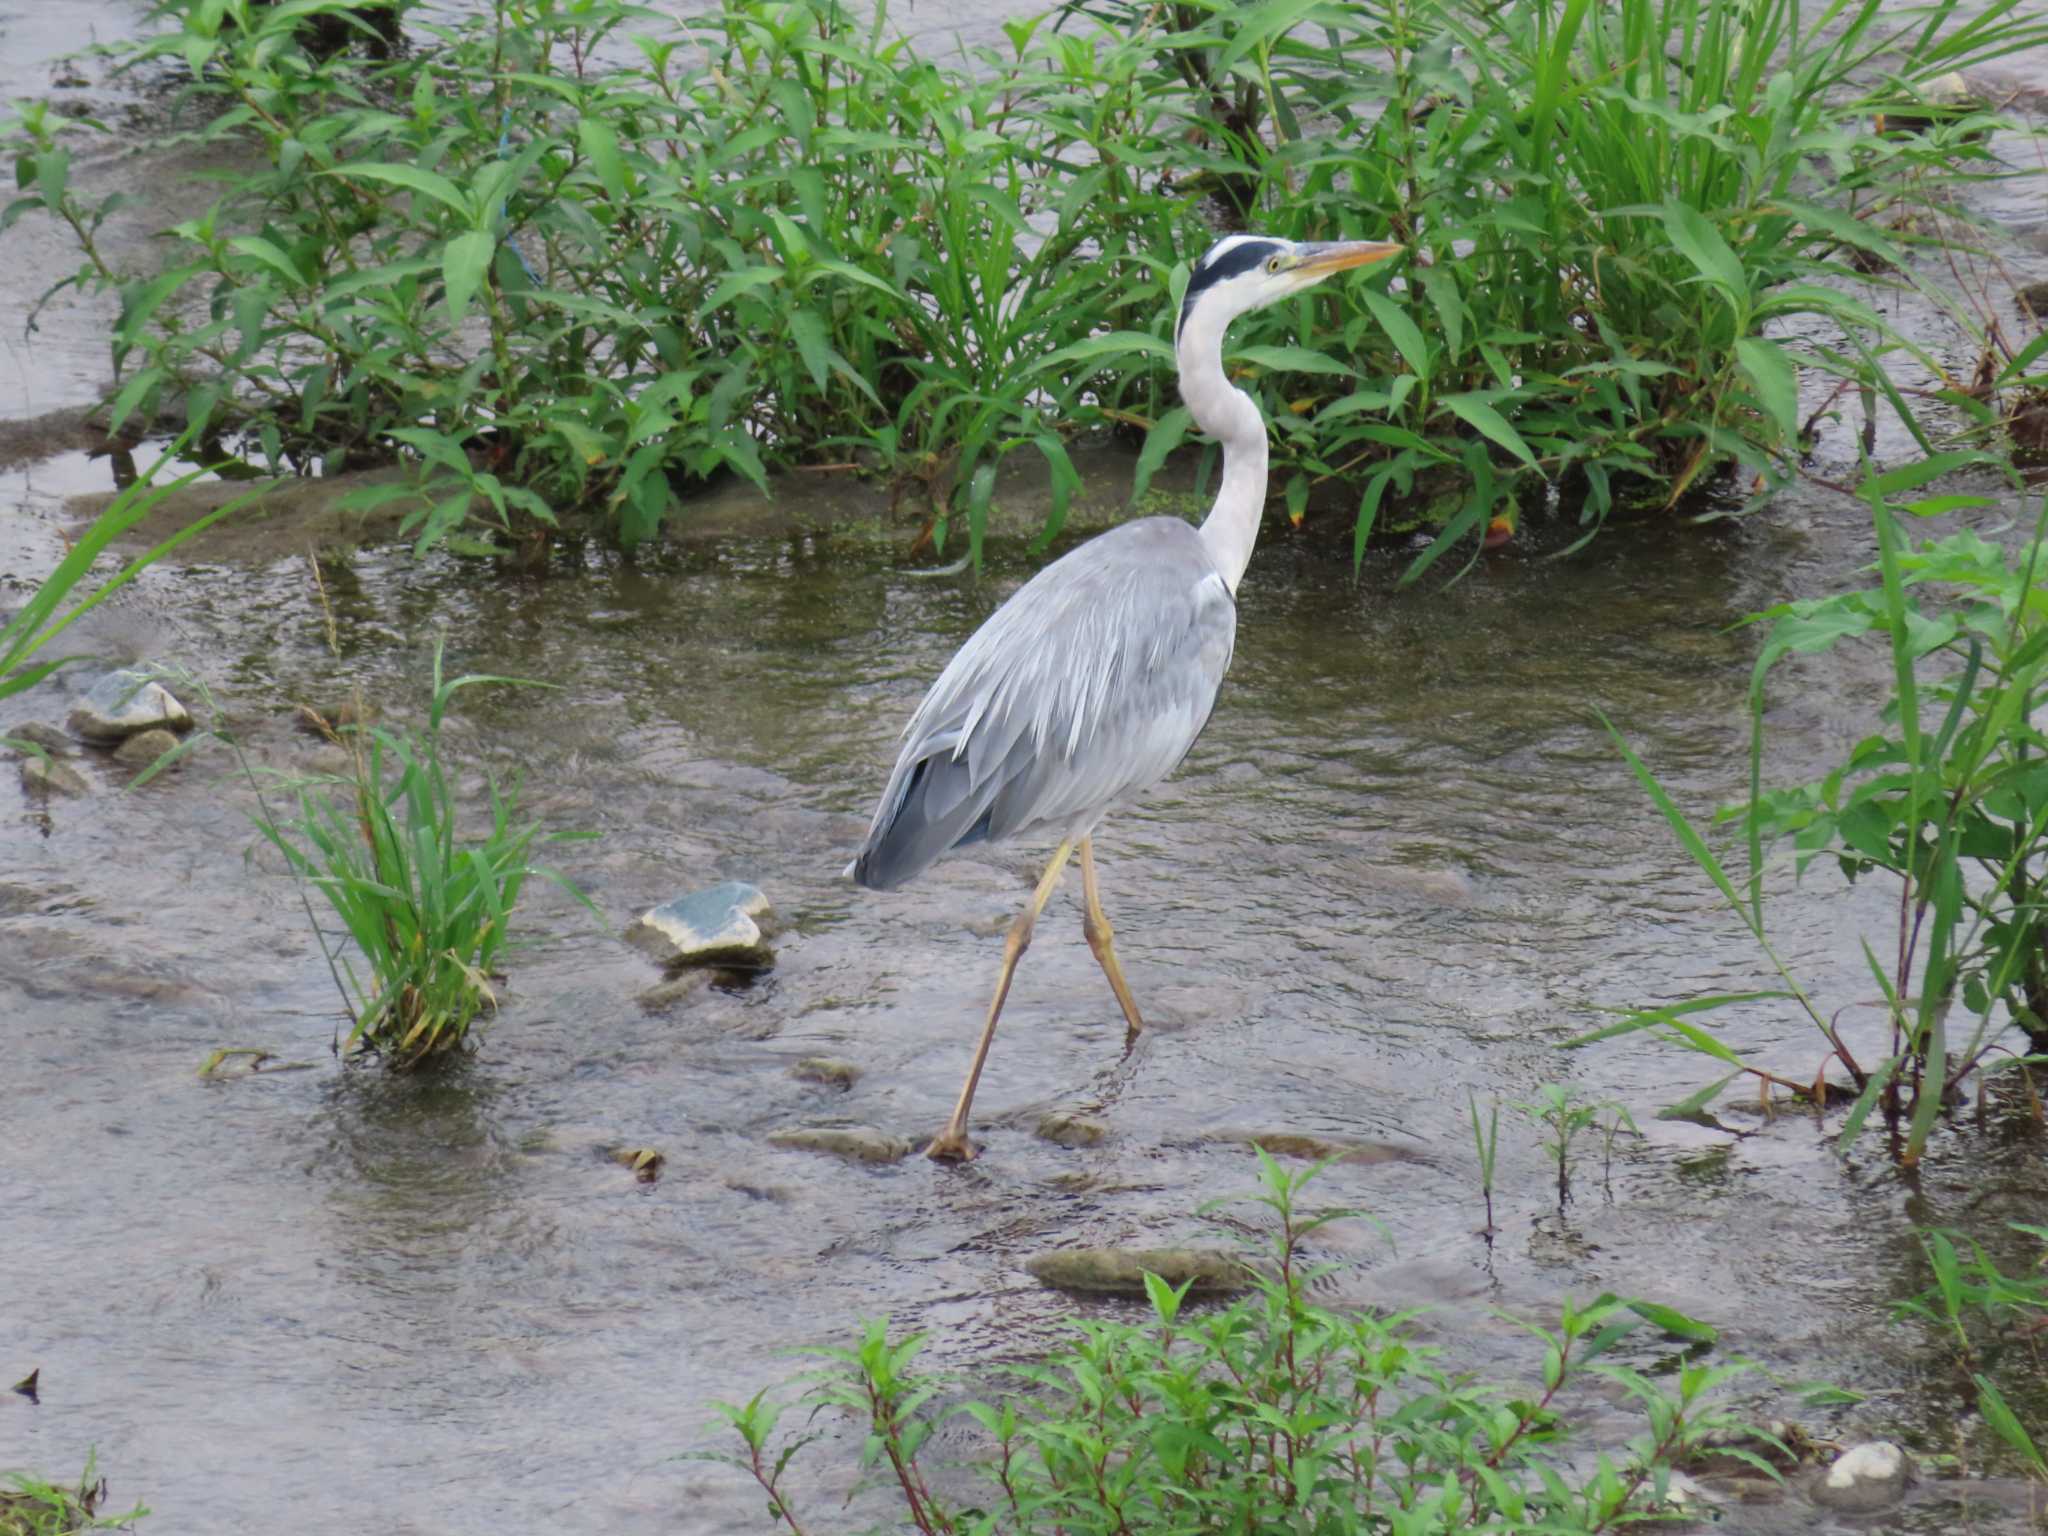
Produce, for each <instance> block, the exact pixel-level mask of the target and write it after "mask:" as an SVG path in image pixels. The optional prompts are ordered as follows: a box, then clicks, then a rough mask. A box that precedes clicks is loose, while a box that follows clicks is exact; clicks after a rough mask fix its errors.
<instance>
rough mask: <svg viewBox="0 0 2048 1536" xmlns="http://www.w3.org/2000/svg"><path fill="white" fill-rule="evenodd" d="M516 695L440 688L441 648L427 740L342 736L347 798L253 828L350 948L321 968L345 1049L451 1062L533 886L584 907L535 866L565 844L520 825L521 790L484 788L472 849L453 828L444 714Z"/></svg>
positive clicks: (455, 809)
mask: <svg viewBox="0 0 2048 1536" xmlns="http://www.w3.org/2000/svg"><path fill="white" fill-rule="evenodd" d="M519 682H521V680H520V679H516V678H504V677H487V676H478V675H471V676H464V677H457V678H451V679H445V680H444V678H443V677H442V672H441V653H440V649H439V647H438V646H437V647H436V649H435V652H434V667H433V693H432V696H431V700H430V706H429V712H428V720H427V727H426V730H425V731H424V732H421V733H419V734H417V735H415V734H412V733H409V732H404V731H399V730H395V729H390V728H386V727H382V726H378V727H368V728H365V727H344V728H343V732H342V735H341V738H340V739H344V740H345V741H346V742H347V744H348V746H349V748H350V753H351V759H352V764H353V773H352V778H351V780H350V782H349V783H348V786H347V789H348V793H347V794H346V795H345V796H344V797H343V798H341V799H337V798H336V797H335V795H334V794H333V793H332V792H331V791H330V790H329V789H328V788H327V787H326V786H325V785H321V784H304V785H301V786H300V788H299V790H298V812H299V814H298V816H297V818H296V819H295V820H291V821H280V820H278V819H276V818H275V817H273V816H272V815H271V814H270V813H269V812H268V810H267V808H266V809H265V810H264V811H262V812H261V813H259V815H258V817H257V825H258V827H259V828H260V829H261V831H262V833H263V835H264V837H265V838H266V839H267V840H268V841H269V842H270V843H271V844H272V845H273V846H274V847H275V848H276V849H277V850H278V851H279V852H280V853H282V854H283V855H284V857H285V859H286V861H287V862H288V863H289V864H290V866H291V868H292V870H293V871H294V873H296V874H298V875H299V876H301V877H302V878H303V879H304V880H305V881H306V882H307V883H308V884H309V885H311V886H312V887H314V888H315V889H316V890H318V891H319V892H320V894H321V895H322V896H323V897H325V899H326V901H327V904H328V906H329V907H330V908H331V910H332V911H333V913H334V915H335V916H336V917H337V918H338V919H339V920H340V922H341V926H342V929H343V930H344V931H345V933H346V935H347V937H348V940H349V941H350V946H352V948H353V950H354V957H353V958H351V956H350V953H349V948H348V947H343V948H341V949H339V950H338V951H337V952H336V953H334V954H332V955H331V956H330V959H331V961H332V962H333V963H334V964H335V965H336V967H337V980H338V981H340V982H341V983H342V991H343V996H344V998H345V999H346V1001H347V1002H348V1004H349V1007H350V1012H351V1014H352V1015H353V1018H354V1027H353V1029H352V1030H351V1031H350V1034H349V1041H348V1043H349V1045H350V1046H351V1047H352V1048H358V1049H363V1050H367V1051H372V1052H374V1053H376V1054H377V1055H379V1056H381V1057H382V1058H383V1059H384V1061H385V1062H386V1063H387V1064H389V1065H391V1066H394V1067H416V1066H419V1065H421V1064H423V1063H425V1062H428V1061H432V1060H436V1059H439V1058H442V1057H445V1056H447V1055H449V1054H450V1053H453V1052H456V1051H458V1050H460V1049H461V1048H462V1047H463V1046H464V1045H465V1044H467V1043H468V1040H469V1035H470V1031H471V1029H472V1027H473V1026H475V1025H476V1023H477V1021H478V1018H479V1016H480V1015H481V1014H483V1013H485V1012H487V1011H490V1010H492V1009H494V1008H495V1007H496V994H495V992H494V991H493V989H492V976H493V974H494V971H495V969H496V967H497V965H498V962H499V961H500V959H501V958H502V957H503V955H504V953H505V950H506V947H507V944H508V942H509V940H510V928H511V922H512V915H513V911H514V909H515V908H516V907H517V906H518V903H519V897H520V893H521V890H522V889H523V887H524V886H525V884H526V881H527V880H528V878H530V877H531V876H534V875H540V876H541V877H543V878H546V879H551V880H554V881H555V882H556V883H557V884H559V885H561V886H562V887H563V889H565V890H567V891H569V892H570V894H571V895H573V896H575V897H576V898H577V899H578V900H579V901H582V902H583V903H584V905H585V906H589V905H590V903H589V902H588V900H587V898H585V897H583V896H582V894H581V893H580V892H578V891H577V890H576V889H575V887H573V886H571V885H569V884H568V882H567V881H565V880H563V879H562V878H561V877H560V876H559V875H556V874H555V873H554V872H553V871H551V870H548V869H545V868H540V867H537V866H535V865H534V864H532V863H531V862H530V860H531V857H532V855H533V852H534V850H535V849H536V848H537V847H538V846H539V845H541V844H543V843H548V842H559V841H562V840H564V839H566V838H568V837H571V836H573V835H574V834H569V833H561V832H543V831H542V830H541V829H540V827H539V826H538V825H536V824H534V823H531V822H527V821H523V820H521V819H520V818H519V816H518V788H517V786H516V785H514V786H512V787H509V788H508V787H505V786H502V785H499V784H498V783H496V782H495V781H493V782H492V783H491V785H490V822H489V825H488V827H487V828H486V829H485V831H484V833H483V835H482V836H481V837H476V836H472V835H468V834H465V833H464V832H463V831H462V830H460V828H459V822H460V821H461V814H460V808H459V805H458V802H457V795H456V788H455V782H454V778H453V775H452V773H451V771H450V769H449V767H448V764H447V763H446V761H445V759H444V756H443V748H442V734H441V732H442V724H443V720H444V718H445V715H446V712H447V708H448V705H449V702H450V700H452V699H453V697H454V696H455V694H456V693H457V692H459V691H460V690H462V689H464V688H470V687H476V686H479V685H483V684H494V683H504V684H510V683H519ZM526 686H540V685H537V684H527V685H526ZM592 910H593V911H594V910H595V908H592ZM324 943H325V939H324V936H323V945H324ZM358 966H360V967H361V969H358Z"/></svg>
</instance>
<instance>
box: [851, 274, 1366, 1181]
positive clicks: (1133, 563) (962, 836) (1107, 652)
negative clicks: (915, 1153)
mask: <svg viewBox="0 0 2048 1536" xmlns="http://www.w3.org/2000/svg"><path fill="white" fill-rule="evenodd" d="M1401 249H1402V247H1401V246H1399V245H1392V244H1387V243H1385V242H1383V241H1377V240H1354V241H1343V242H1337V243H1324V244H1303V243H1299V242H1295V241H1290V240H1273V239H1267V238H1265V237H1263V236H1258V235H1230V236H1226V237H1225V238H1224V239H1222V240H1219V241H1217V242H1216V244H1214V245H1213V246H1211V247H1210V248H1209V249H1208V251H1207V252H1205V253H1204V254H1203V256H1202V258H1201V260H1199V261H1197V262H1196V263H1195V264H1194V266H1193V268H1192V269H1191V270H1190V272H1189V274H1188V282H1187V288H1186V291H1185V295H1184V297H1183V300H1182V303H1181V308H1180V317H1179V320H1178V322H1177V323H1176V325H1175V328H1174V355H1175V358H1176V360H1177V361H1178V363H1179V365H1180V393H1181V399H1182V400H1183V401H1185V402H1186V404H1187V408H1188V413H1189V415H1190V416H1192V417H1193V418H1194V421H1195V423H1196V424H1197V425H1198V426H1200V427H1201V428H1202V430H1203V431H1205V432H1207V433H1209V434H1210V435H1211V436H1213V437H1214V438H1215V439H1216V440H1217V441H1218V442H1219V443H1221V444H1222V446H1223V478H1222V484H1221V485H1220V487H1219V488H1218V490H1217V493H1216V502H1215V505H1214V507H1213V508H1211V510H1210V512H1209V515H1208V517H1207V518H1206V519H1205V520H1204V521H1203V522H1202V524H1201V526H1200V527H1199V528H1197V527H1195V526H1194V525H1192V524H1189V523H1187V522H1184V521H1182V520H1181V519H1180V518H1177V517H1144V518H1137V519H1134V520H1133V521H1131V522H1128V523H1124V524H1121V525H1119V526H1118V527H1115V528H1112V529H1110V530H1109V531H1108V532H1107V533H1104V534H1100V535H1098V536H1097V537H1095V538H1093V539H1091V540H1089V541H1088V542H1087V543H1085V544H1082V545H1080V546H1079V547H1078V548H1076V549H1074V550H1072V551H1070V552H1069V553H1067V554H1065V555H1063V556H1061V557H1060V558H1059V559H1058V560H1055V561H1054V562H1053V563H1052V564H1050V565H1048V566H1046V567H1045V569H1043V570H1042V571H1040V572H1039V573H1038V574H1037V575H1035V576H1033V577H1032V578H1031V580H1029V581H1028V582H1026V583H1025V584H1024V585H1023V586H1022V587H1020V588H1018V589H1017V591H1016V592H1015V593H1013V594H1012V595H1011V596H1010V597H1009V599H1008V600H1007V601H1005V602H1004V603H1003V605H1002V606H1001V607H1000V608H998V609H997V610H996V611H995V612H994V613H993V614H991V615H990V616H989V618H988V620H987V622H985V623H984V624H983V625H982V626H981V628H979V629H978V630H976V631H975V632H974V634H973V635H972V636H970V637H969V638H968V641H967V643H966V644H965V645H963V646H961V647H960V649H959V651H958V652H957V653H956V654H955V655H954V657H953V659H952V661H951V662H949V663H948V664H947V666H946V669H945V671H943V672H942V673H940V674H939V679H938V681H937V682H935V683H934V684H932V687H931V690H930V692H928V693H927V694H926V695H925V696H924V702H923V703H922V704H920V705H919V706H918V709H917V713H916V714H915V715H914V716H912V718H911V721H910V724H909V725H908V726H907V727H905V729H904V733H903V735H904V741H903V749H902V751H901V753H900V754H899V755H898V756H897V759H896V766H895V769H894V771H892V772H891V773H890V775H889V783H888V787H887V788H885V789H884V790H883V791H882V801H881V805H880V806H879V807H878V808H877V809H876V811H875V817H874V821H873V823H872V824H871V825H870V826H869V828H868V835H867V841H866V843H865V844H864V845H863V846H862V848H861V851H860V853H859V855H858V856H857V857H856V858H855V859H854V861H853V864H852V865H851V866H850V870H849V872H850V873H851V874H852V875H853V877H854V879H855V880H856V881H857V882H859V883H860V884H861V885H864V886H867V887H869V888H871V889H874V890H888V889H890V888H892V887H895V886H899V885H902V884H903V883H904V882H905V881H907V880H910V879H911V878H913V877H914V876H915V875H917V874H918V873H919V872H920V871H922V870H924V869H925V868H927V867H928V866H929V865H931V864H932V863H933V862H934V861H935V860H937V859H938V858H939V857H940V856H941V855H942V854H945V853H947V852H949V851H950V850H952V849H955V848H959V847H963V846H965V845H967V844H970V843H979V842H991V843H992V842H998V841H1001V840H1002V839H1004V838H1010V837H1019V836H1023V835H1025V834H1028V833H1033V832H1040V833H1044V834H1047V835H1050V836H1053V837H1056V838H1057V839H1058V840H1059V846H1058V847H1057V848H1055V849H1054V850H1053V854H1052V858H1051V860H1050V861H1049V862H1048V863H1047V864H1046V866H1045V873H1044V874H1043V876H1041V877H1040V879H1039V881H1038V885H1037V887H1036V889H1034V890H1033V891H1032V893H1031V899H1030V901H1029V902H1028V903H1026V905H1025V907H1024V910H1023V911H1022V912H1020V913H1019V914H1018V915H1017V919H1016V921H1015V922H1014V923H1012V924H1011V926H1010V931H1009V935H1008V937H1007V938H1006V939H1005V941H1004V944H1003V966H1002V972H1001V974H1000V976H999V977H998V978H997V981H996V990H995V997H994V999H993V1000H992V1001H991V1002H990V1003H989V1007H988V1019H987V1022H986V1023H984V1024H983V1026H982V1031H981V1038H980V1041H979V1042H978V1043H977V1044H976V1046H975V1048H974V1060H973V1062H972V1064H971V1065H970V1066H969V1067H968V1070H967V1081H966V1082H965V1083H964V1084H963V1085H962V1086H961V1089H960V1098H959V1101H958V1102H957V1103H956V1104H955V1105H954V1107H953V1114H952V1118H951V1119H950V1120H948V1121H947V1122H946V1126H945V1129H944V1130H942V1131H941V1132H940V1133H939V1134H938V1136H936V1137H935V1138H934V1139H933V1140H932V1142H931V1144H930V1146H929V1147H927V1148H926V1155H927V1156H929V1157H933V1158H938V1159H941V1160H964V1159H967V1158H971V1157H973V1156H974V1153H975V1148H974V1144H973V1143H972V1142H970V1141H969V1140H968V1138H967V1116H968V1112H969V1110H970V1108H971V1107H972V1106H973V1103H974V1089H975V1085H976V1084H977V1083H978V1082H979V1081H980V1080H981V1069H982V1064H983V1062H984V1061H986V1060H987V1058H988V1049H989V1045H990V1043H991V1042H992V1041H993V1040H994V1039H995V1032H996V1020H997V1018H998V1017H999V1016H1000V1015H1001V1014H1002V1011H1003V1000H1004V999H1005V998H1006V997H1008V995H1009V991H1010V981H1011V978H1012V977H1013V976H1014V975H1015V973H1016V969H1017V961H1018V959H1019V958H1020V957H1021V956H1022V955H1023V953H1024V951H1025V949H1026V948H1028V947H1029V945H1030V943H1031V931H1032V928H1033V927H1034V926H1035V925H1036V923H1037V921H1038V916H1039V913H1040V912H1042V911H1043V910H1044V908H1045V904H1046V901H1047V900H1048V899H1049V898H1050V897H1051V895H1052V893H1053V890H1054V889H1055V887H1056V886H1057V885H1058V883H1059V878H1060V873H1061V871H1062V870H1064V869H1065V867H1066V864H1067V860H1068V859H1069V858H1070V857H1074V856H1077V855H1078V857H1079V860H1080V865H1081V896H1082V925H1081V926H1082V931H1083V932H1084V933H1085V934H1086V936H1087V939H1088V947H1089V948H1090V949H1091V950H1092V951H1094V954H1095V958H1096V961H1097V962H1098V963H1099V964H1100V965H1101V967H1102V969H1103V972H1104V974H1105V975H1107V976H1108V978H1109V985H1110V989H1111V990H1112V991H1114V992H1115V993H1116V1000H1117V1006H1118V1007H1120V1008H1121V1009H1122V1010H1123V1015H1124V1019H1125V1022H1126V1023H1127V1024H1128V1025H1129V1026H1130V1029H1131V1032H1132V1034H1133V1035H1135V1034H1136V1033H1137V1032H1138V1031H1139V1030H1141V1029H1143V1028H1144V1020H1143V1019H1142V1018H1141V1017H1140V1016H1139V1013H1138V1005H1137V1003H1136V1001H1135V1000H1134V999H1133V998H1132V996H1131V989H1130V986H1129V984H1128V983H1126V982H1125V980H1124V973H1123V967H1122V966H1121V965H1119V964H1118V962H1117V957H1116V949H1115V948H1114V946H1113V944H1112V943H1111V937H1112V934H1111V929H1110V924H1109V919H1108V917H1107V916H1105V915H1104V913H1103V910H1102V900H1101V896H1100V893H1099V892H1098V891H1097V889H1096V884H1095V844H1094V832H1095V828H1096V826H1097V825H1098V824H1099V823H1100V822H1101V821H1102V818H1103V817H1104V816H1105V815H1107V814H1108V813H1109V812H1110V811H1111V810H1113V809H1115V808H1116V807H1117V806H1119V805H1121V804H1123V803H1125V802H1126V801H1128V800H1130V799H1131V798H1132V797H1133V796H1135V795H1137V794H1139V793H1140V792H1141V791H1143V790H1146V789H1149V788H1150V787H1151V786H1152V785H1154V784H1156V783H1158V782H1159V781H1160V780H1161V779H1163V778H1165V777H1166V776H1167V775H1168V774H1169V773H1171V772H1172V771H1173V770H1174V769H1175V768H1176V767H1178V766H1179V764H1180V761H1181V759H1182V758H1184V757H1186V756H1187V753H1188V749H1189V748H1190V747H1192V746H1193V745H1194V744H1195V738H1196V737H1198V736H1200V735H1201V734H1202V728H1203V727H1204V726H1205V725H1206V724H1208V721H1209V714H1210V711H1211V710H1212V709H1213V708H1214V707H1215V704H1216V693H1217V690H1218V689H1219V688H1220V687H1221V686H1222V684H1223V674H1224V672H1225V671H1226V670H1228V668H1229V666H1230V655H1231V649H1232V647H1233V645H1234V643H1235V640H1236V635H1237V585H1238V581H1239V579H1240V578H1241V577H1242V576H1243V575H1244V570H1245V565H1246V564H1247V562H1249V561H1250V559H1251V554H1252V545H1253V543H1254V542H1255V541H1256V540H1257V539H1258V536H1259V519H1260V516H1261V514H1262V513H1263V512H1264V510H1265V505H1266V421H1265V418H1264V417H1263V416H1262V415H1260V413H1259V408H1258V406H1257V405H1256V404H1255V403H1254V402H1253V400H1252V398H1251V396H1249V395H1247V394H1245V393H1244V392H1243V391H1242V390H1240V389H1237V388H1235V387H1234V386H1233V385H1232V384H1231V383H1230V381H1229V379H1228V378H1226V377H1225V376H1224V372H1223V333H1224V330H1225V328H1226V327H1228V326H1229V324H1230V322H1231V321H1233V320H1235V319H1236V318H1237V317H1238V316H1239V315H1243V314H1246V313H1248V312H1250V311H1251V310H1255V309H1261V308H1264V307H1265V306H1266V305H1268V304H1273V303H1277V302H1278V301H1279V300H1281V299H1285V298H1289V297H1291V296H1292V295H1294V294H1297V293H1300V292H1302V291H1303V290H1304V289H1307V288H1309V287H1312V286H1313V285H1314V284H1316V283H1319V282H1321V281H1322V280H1323V279H1324V278H1326V277H1329V276H1330V275H1331V274H1333V273H1336V272H1342V271H1344V270H1345V269H1346V268H1349V267H1359V266H1364V265H1366V264H1367V263H1369V262H1377V261H1384V260H1386V259H1387V258H1388V257H1390V256H1393V255H1396V254H1397V253H1399V252H1400V251H1401Z"/></svg>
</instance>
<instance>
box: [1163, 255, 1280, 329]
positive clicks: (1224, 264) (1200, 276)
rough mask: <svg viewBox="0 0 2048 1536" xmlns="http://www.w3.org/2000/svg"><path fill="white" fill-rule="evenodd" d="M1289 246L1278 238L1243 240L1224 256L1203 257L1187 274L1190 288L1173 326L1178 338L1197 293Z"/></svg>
mask: <svg viewBox="0 0 2048 1536" xmlns="http://www.w3.org/2000/svg"><path fill="white" fill-rule="evenodd" d="M1286 248H1287V247H1286V246H1284V245H1282V244H1281V243H1280V242H1279V241H1277V240H1240V241H1239V242H1238V243H1237V244H1236V245H1233V246H1232V247H1230V249H1229V250H1227V251H1224V252H1223V253H1222V254H1221V255H1214V256H1204V257H1203V258H1202V259H1201V260H1200V261H1199V262H1197V263H1196V264H1195V269H1194V271H1192V272H1190V273H1189V274H1188V289H1187V292H1186V293H1185V294H1183V295H1182V297H1181V301H1180V319H1179V320H1178V321H1176V322H1175V324H1174V327H1173V334H1174V337H1175V339H1176V340H1177V339H1179V336H1180V328H1181V327H1182V326H1184V325H1186V324H1187V323H1188V312H1189V311H1190V310H1191V309H1193V308H1194V303H1195V296H1196V295H1197V294H1199V293H1201V292H1202V290H1203V289H1205V288H1209V287H1212V286H1213V285H1215V284H1217V283H1220V282H1223V281H1224V280H1226V279H1228V278H1233V277H1241V276H1242V275H1243V274H1245V273H1247V272H1249V271H1251V270H1252V269H1253V268H1254V267H1258V266H1262V265H1264V263H1265V262H1266V261H1267V260H1269V259H1270V258H1272V257H1274V256H1277V255H1279V254H1280V253H1281V252H1282V251H1284V250H1286Z"/></svg>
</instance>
